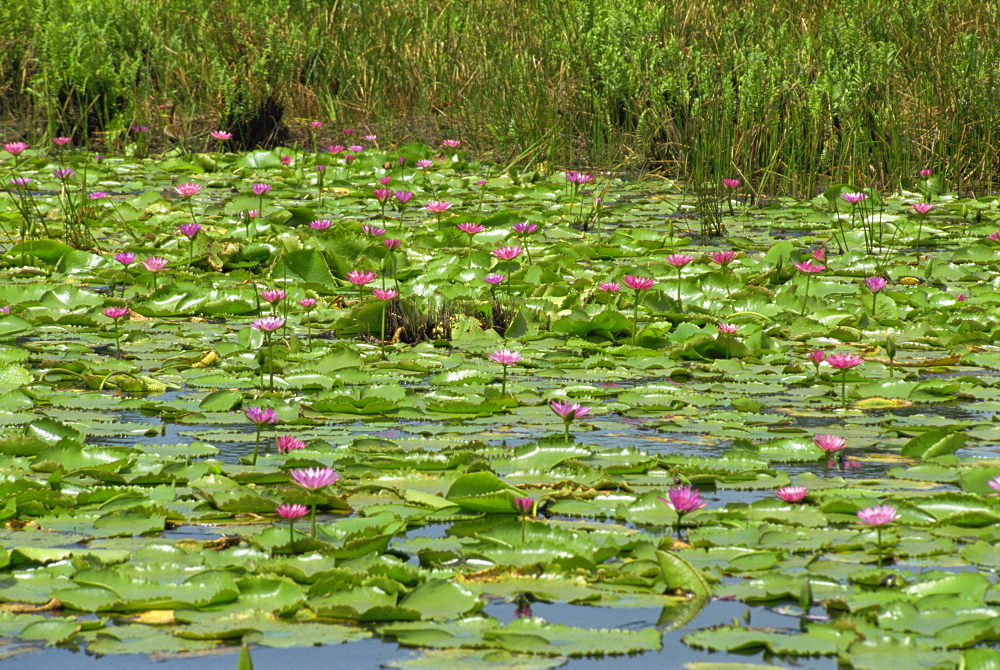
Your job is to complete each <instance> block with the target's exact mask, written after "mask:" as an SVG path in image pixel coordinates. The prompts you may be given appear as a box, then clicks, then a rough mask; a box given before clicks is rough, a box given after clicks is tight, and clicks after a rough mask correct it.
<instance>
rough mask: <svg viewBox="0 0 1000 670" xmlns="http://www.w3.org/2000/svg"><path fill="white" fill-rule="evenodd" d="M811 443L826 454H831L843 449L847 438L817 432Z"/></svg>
mask: <svg viewBox="0 0 1000 670" xmlns="http://www.w3.org/2000/svg"><path fill="white" fill-rule="evenodd" d="M813 443H814V444H815V445H816V446H817V447H819V448H820V449H822V450H823V451H825V452H827V453H828V454H832V453H834V452H837V451H840V450H841V449H843V448H844V445H845V444H847V440H845V439H844V438H842V437H839V436H837V435H831V434H829V433H819V434H817V435H815V436H814V437H813Z"/></svg>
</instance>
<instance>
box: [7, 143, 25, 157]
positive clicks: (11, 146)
mask: <svg viewBox="0 0 1000 670" xmlns="http://www.w3.org/2000/svg"><path fill="white" fill-rule="evenodd" d="M27 148H28V143H27V142H8V143H7V144H5V145H3V149H4V151H6V152H7V153H9V154H13V155H15V156H17V155H18V154H20V153H21V152H22V151H25V150H26V149H27Z"/></svg>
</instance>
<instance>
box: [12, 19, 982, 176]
mask: <svg viewBox="0 0 1000 670" xmlns="http://www.w3.org/2000/svg"><path fill="white" fill-rule="evenodd" d="M997 14H998V9H997V5H996V4H995V3H980V2H972V1H971V0H957V1H955V0H928V1H926V2H919V3H917V2H909V1H905V0H895V1H892V0H888V1H887V0H879V1H876V0H825V1H819V0H804V1H800V0H795V1H792V0H777V1H775V2H766V3H762V2H751V1H749V0H747V1H744V2H733V1H732V0H677V1H675V2H656V1H652V0H650V1H642V0H565V1H564V2H560V3H549V2H541V1H540V0H515V1H510V0H502V1H501V0H478V1H469V2H464V1H463V2H456V1H453V0H407V1H405V2H403V1H399V0H374V1H372V2H357V3H347V2H341V1H340V0H248V1H240V2H235V1H233V0H210V1H207V2H206V1H203V0H163V1H162V2H156V3H150V2H145V1H140V0H82V1H81V0H7V1H6V2H4V3H2V4H0V25H2V26H4V28H5V29H4V30H3V31H0V35H2V36H0V50H2V53H3V54H4V58H3V60H2V61H0V113H2V116H3V117H6V120H7V121H8V122H14V124H15V126H16V128H17V130H18V131H20V132H24V133H26V135H27V136H28V137H31V136H33V135H42V134H72V135H74V136H75V137H82V136H84V135H88V136H89V137H90V138H92V139H96V138H102V139H104V140H107V141H110V142H114V141H115V140H117V139H123V138H124V135H125V134H127V129H128V127H129V125H131V124H133V123H149V125H154V126H155V123H153V121H156V120H157V118H156V112H155V106H156V105H157V104H159V103H162V102H163V100H164V99H166V98H172V99H174V100H176V101H178V102H179V103H180V104H181V105H182V106H183V109H185V110H186V113H187V114H188V115H189V116H191V117H196V116H197V117H203V118H210V119H213V120H214V121H215V122H217V123H218V124H221V123H224V122H232V121H233V120H234V119H235V120H238V119H240V118H245V117H247V116H249V115H252V114H253V113H254V110H255V109H257V108H258V107H259V106H260V105H261V103H262V102H264V101H266V100H272V101H275V102H277V103H278V104H280V105H281V106H282V107H283V109H284V113H285V120H286V122H287V123H289V125H290V127H291V128H292V130H293V131H296V132H298V134H299V135H298V136H299V138H300V139H303V140H304V138H305V137H306V134H305V132H304V131H303V127H304V122H305V120H308V119H313V118H316V119H323V120H325V121H327V122H328V124H327V127H326V128H325V129H324V130H328V131H330V132H331V135H332V132H333V130H334V129H339V127H342V126H358V127H364V128H366V129H367V130H369V131H370V132H377V133H378V134H379V135H381V136H383V137H392V138H393V139H399V140H403V139H405V138H407V137H416V138H418V139H434V138H441V137H445V136H455V137H461V138H462V139H463V140H465V141H466V142H468V143H474V145H475V146H476V147H477V148H478V149H480V150H488V151H491V152H493V154H494V155H495V156H496V157H497V158H500V159H503V160H505V161H506V160H510V161H513V160H520V161H522V162H534V161H541V160H547V161H553V162H559V163H569V162H570V161H575V162H576V163H578V164H579V163H581V162H587V163H591V164H595V165H623V164H628V165H630V166H631V167H634V168H635V169H646V168H648V167H651V166H652V167H660V168H663V169H667V170H669V171H673V172H676V173H680V174H685V175H694V176H696V177H698V178H702V177H703V178H706V179H708V178H711V179H715V178H717V177H718V176H720V175H721V176H742V177H743V178H744V179H745V180H746V181H747V182H752V183H753V184H755V185H756V186H757V187H759V188H760V189H761V190H767V191H770V192H777V191H783V192H800V193H801V192H808V191H810V190H812V189H813V188H815V187H816V186H817V185H818V184H819V183H822V182H825V181H827V180H828V179H836V180H843V181H856V182H858V183H866V184H870V185H872V186H880V187H887V186H891V185H893V183H894V182H895V181H896V180H898V179H900V178H901V176H903V175H908V174H912V173H913V172H914V171H915V170H918V169H919V168H921V167H924V166H925V165H932V166H933V167H934V168H935V169H936V171H939V172H941V173H946V174H948V175H949V177H950V178H951V179H952V180H953V181H954V182H957V183H958V184H960V185H966V186H975V185H978V184H981V183H983V182H985V181H988V180H990V179H991V177H992V175H993V174H994V173H995V171H996V169H997V168H998V167H1000V166H998V160H997V138H996V136H997V127H998V123H1000V121H998V117H997V116H996V114H995V110H996V109H997V103H998V102H1000V99H998V98H1000V96H998V92H997V78H998V77H997V64H998V62H1000V17H998V16H997ZM330 122H333V123H332V125H331V123H330ZM322 139H326V138H324V137H321V140H322Z"/></svg>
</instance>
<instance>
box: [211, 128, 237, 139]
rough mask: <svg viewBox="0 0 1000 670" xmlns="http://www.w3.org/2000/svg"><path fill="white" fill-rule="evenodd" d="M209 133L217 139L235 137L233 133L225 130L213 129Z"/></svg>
mask: <svg viewBox="0 0 1000 670" xmlns="http://www.w3.org/2000/svg"><path fill="white" fill-rule="evenodd" d="M209 135H211V136H212V137H214V138H215V139H217V140H222V141H225V140H231V139H233V134H232V133H230V132H227V131H225V130H213V131H211V132H210V133H209Z"/></svg>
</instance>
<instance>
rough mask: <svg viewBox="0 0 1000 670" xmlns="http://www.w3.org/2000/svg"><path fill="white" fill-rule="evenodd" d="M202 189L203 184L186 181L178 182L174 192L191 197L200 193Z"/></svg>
mask: <svg viewBox="0 0 1000 670" xmlns="http://www.w3.org/2000/svg"><path fill="white" fill-rule="evenodd" d="M200 190H201V184H197V183H195V182H193V181H189V182H186V183H184V184H177V186H175V187H174V193H176V194H177V195H179V196H180V197H182V198H190V197H191V196H192V195H195V194H196V193H198V191H200Z"/></svg>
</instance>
